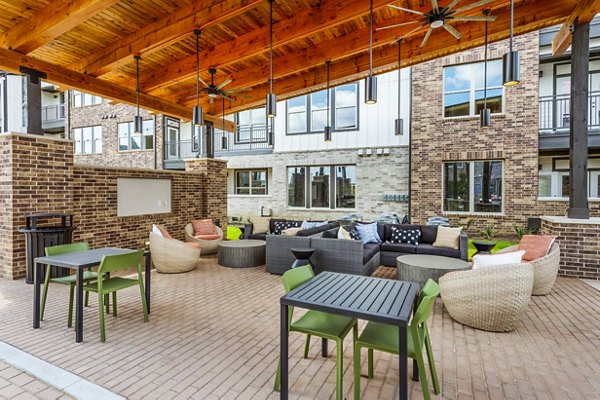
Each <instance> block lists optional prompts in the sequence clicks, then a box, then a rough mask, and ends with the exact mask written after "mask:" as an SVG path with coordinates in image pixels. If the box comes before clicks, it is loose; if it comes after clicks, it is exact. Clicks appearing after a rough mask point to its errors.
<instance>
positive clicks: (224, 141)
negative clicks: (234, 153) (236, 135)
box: [221, 97, 227, 150]
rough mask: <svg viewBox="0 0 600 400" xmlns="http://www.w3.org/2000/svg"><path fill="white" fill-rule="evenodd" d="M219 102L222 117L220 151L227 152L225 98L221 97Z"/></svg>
mask: <svg viewBox="0 0 600 400" xmlns="http://www.w3.org/2000/svg"><path fill="white" fill-rule="evenodd" d="M221 101H222V104H223V115H222V116H221V122H222V126H221V130H222V136H221V150H227V134H226V133H225V97H221Z"/></svg>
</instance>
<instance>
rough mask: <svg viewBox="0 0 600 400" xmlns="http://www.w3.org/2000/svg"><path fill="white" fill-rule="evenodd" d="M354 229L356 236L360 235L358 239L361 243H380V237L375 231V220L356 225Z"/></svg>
mask: <svg viewBox="0 0 600 400" xmlns="http://www.w3.org/2000/svg"><path fill="white" fill-rule="evenodd" d="M356 230H357V231H358V236H360V240H362V242H363V244H367V243H376V244H378V243H381V238H380V237H379V234H378V233H377V222H373V223H372V224H359V225H356Z"/></svg>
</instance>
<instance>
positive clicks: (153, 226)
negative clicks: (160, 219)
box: [152, 224, 164, 237]
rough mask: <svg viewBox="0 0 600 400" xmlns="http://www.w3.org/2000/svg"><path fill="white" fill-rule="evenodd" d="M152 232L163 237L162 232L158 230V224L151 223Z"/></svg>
mask: <svg viewBox="0 0 600 400" xmlns="http://www.w3.org/2000/svg"><path fill="white" fill-rule="evenodd" d="M152 233H154V234H156V235H158V236H160V237H164V236H163V234H162V232H161V231H160V229H158V226H156V225H155V224H152Z"/></svg>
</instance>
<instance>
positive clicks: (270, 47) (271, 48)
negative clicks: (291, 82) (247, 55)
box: [269, 0, 274, 93]
mask: <svg viewBox="0 0 600 400" xmlns="http://www.w3.org/2000/svg"><path fill="white" fill-rule="evenodd" d="M273 1H274V0H269V64H270V66H269V91H270V92H271V93H273Z"/></svg>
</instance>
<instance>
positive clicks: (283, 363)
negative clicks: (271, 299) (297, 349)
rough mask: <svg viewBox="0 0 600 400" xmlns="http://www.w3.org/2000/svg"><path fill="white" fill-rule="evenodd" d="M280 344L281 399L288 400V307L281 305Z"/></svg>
mask: <svg viewBox="0 0 600 400" xmlns="http://www.w3.org/2000/svg"><path fill="white" fill-rule="evenodd" d="M280 336H281V338H280V342H281V348H280V350H279V363H280V364H279V365H280V367H281V368H280V374H281V379H280V384H281V387H280V390H279V398H280V399H281V400H287V398H288V306H287V305H285V304H282V305H281V321H280Z"/></svg>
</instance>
